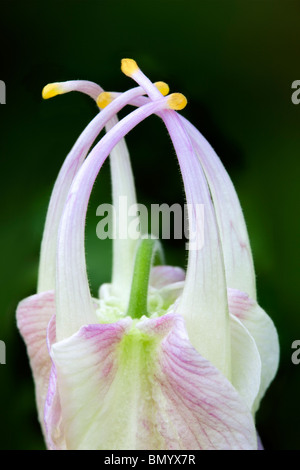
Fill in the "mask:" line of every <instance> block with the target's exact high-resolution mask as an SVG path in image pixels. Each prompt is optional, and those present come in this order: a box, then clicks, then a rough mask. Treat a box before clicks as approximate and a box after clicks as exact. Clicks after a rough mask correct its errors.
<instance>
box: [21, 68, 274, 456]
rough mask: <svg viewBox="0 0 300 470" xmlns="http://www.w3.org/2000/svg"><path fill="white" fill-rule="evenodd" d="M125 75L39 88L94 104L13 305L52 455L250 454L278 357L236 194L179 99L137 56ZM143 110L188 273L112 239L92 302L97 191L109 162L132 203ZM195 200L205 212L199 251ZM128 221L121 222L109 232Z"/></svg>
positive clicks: (116, 185) (145, 245) (152, 244)
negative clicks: (154, 134) (125, 86)
mask: <svg viewBox="0 0 300 470" xmlns="http://www.w3.org/2000/svg"><path fill="white" fill-rule="evenodd" d="M122 71H123V72H124V73H125V74H126V75H128V76H130V77H131V78H133V79H134V80H135V81H136V83H137V85H138V86H137V87H135V88H132V89H131V90H129V91H127V92H125V93H107V92H103V90H102V89H101V87H99V86H98V85H96V84H94V83H91V82H86V81H71V82H65V83H54V84H51V85H47V86H46V87H45V88H44V90H43V96H44V98H50V97H51V96H55V95H57V94H62V93H66V92H68V91H72V90H78V91H81V92H83V93H86V94H88V95H90V96H91V97H92V98H93V99H94V100H95V101H96V102H97V104H98V106H99V108H101V111H100V112H99V113H98V115H97V116H96V117H95V118H94V119H93V120H92V121H91V123H90V124H89V125H88V126H87V128H86V129H85V130H84V132H83V133H82V134H81V136H80V137H79V139H78V141H77V142H76V144H75V145H74V147H73V148H72V150H71V152H70V153H69V155H68V156H67V158H66V160H65V162H64V164H63V166H62V168H61V170H60V173H59V175H58V178H57V181H56V184H55V186H54V190H53V193H52V196H51V200H50V204H49V208H48V213H47V219H46V224H45V230H44V236H43V242H42V248H41V259H40V269H39V282H38V293H37V294H36V295H33V296H32V297H29V298H27V299H25V300H23V301H22V302H21V303H20V304H19V306H18V310H17V322H18V327H19V329H20V331H21V334H22V336H23V338H24V340H25V342H26V345H27V349H28V354H29V357H30V362H31V367H32V371H33V376H34V381H35V386H36V398H37V407H38V414H39V420H40V423H41V426H42V429H43V433H44V437H45V440H46V443H47V447H48V448H49V449H151V450H156V449H157V450H158V449H164V450H171V449H178V450H179V449H183V450H184V449H257V448H258V442H257V433H256V429H255V412H256V411H257V409H258V407H259V404H260V401H261V399H262V397H263V395H264V393H265V391H266V389H267V388H268V386H269V384H270V382H271V381H272V379H273V378H274V376H275V373H276V369H277V365H278V356H279V348H278V339H277V334H276V330H275V328H274V325H273V323H272V321H271V320H270V318H269V317H268V316H267V314H266V313H265V312H264V311H263V310H262V309H261V308H260V307H259V305H258V304H257V302H256V287H255V274H254V268H253V261H252V255H251V250H250V245H249V240H248V235H247V230H246V226H245V222H244V218H243V215H242V211H241V208H240V204H239V201H238V198H237V195H236V193H235V190H234V188H233V185H232V183H231V181H230V179H229V177H228V175H227V173H226V171H225V169H224V168H223V166H222V164H221V162H220V160H219V158H218V157H217V155H216V154H215V152H214V151H213V149H212V148H211V146H210V145H209V144H208V142H207V141H206V140H205V139H204V137H203V136H202V135H201V134H200V133H199V132H198V130H197V129H195V127H194V126H193V125H192V124H191V123H190V122H188V121H187V120H186V119H185V118H183V117H182V116H181V115H180V114H178V113H177V112H176V110H181V109H183V108H184V106H185V105H186V99H185V97H184V96H183V95H181V94H178V93H175V94H171V95H168V86H167V85H166V84H164V83H163V82H158V83H156V84H155V85H154V84H152V83H151V81H150V80H149V79H148V78H147V77H146V76H145V75H144V74H143V73H142V71H141V70H140V69H139V68H138V66H137V64H136V63H135V62H134V61H133V60H131V59H124V60H123V61H122ZM145 95H146V96H145ZM126 105H132V106H135V107H136V108H137V109H135V110H134V111H132V112H131V113H130V114H128V115H127V116H126V117H125V118H123V119H122V120H121V121H120V122H119V121H118V119H117V117H116V113H118V112H119V111H120V110H121V109H122V108H123V107H124V106H126ZM151 114H157V115H158V116H159V117H160V118H161V119H162V121H163V122H164V124H165V126H166V128H167V130H168V132H169V135H170V137H171V140H172V142H173V146H174V149H175V152H176V155H177V158H178V162H179V166H180V171H181V175H182V179H183V183H184V188H185V194H186V201H187V203H188V208H189V213H188V222H189V231H190V233H194V234H195V235H196V239H195V241H194V242H195V243H196V249H195V246H194V249H190V250H189V253H188V263H187V269H186V273H185V272H184V271H183V270H182V269H180V268H176V267H170V266H153V258H154V253H155V251H156V249H157V244H158V241H157V240H155V239H154V238H151V237H147V236H145V235H141V236H140V237H139V238H138V239H134V240H133V239H130V238H128V239H125V240H123V239H117V238H116V239H115V240H114V242H113V276H112V282H111V283H110V284H105V285H103V286H101V288H100V291H99V299H94V298H92V297H91V294H90V290H89V284H88V279H87V274H86V264H85V251H84V229H85V217H86V211H87V206H88V201H89V197H90V194H91V191H92V187H93V184H94V181H95V179H96V177H97V174H98V172H99V170H100V169H101V166H102V164H103V162H104V161H105V159H106V158H107V157H108V155H110V162H111V172H112V186H113V202H114V203H115V207H118V204H117V201H118V199H119V198H120V197H123V196H126V197H127V200H128V202H129V204H132V205H133V204H135V203H136V195H135V189H134V183H133V176H132V171H131V165H130V160H129V155H128V151H127V148H126V144H125V142H124V140H123V139H124V136H125V135H126V134H127V133H128V132H129V131H131V130H132V129H133V128H134V127H135V126H136V125H137V124H138V123H140V122H141V121H142V120H144V119H145V118H146V117H148V116H150V115H151ZM104 127H106V131H107V133H106V134H105V136H104V137H103V138H102V139H101V140H100V141H99V142H98V143H97V144H96V145H95V146H94V147H93V149H92V150H91V151H90V153H89V150H90V148H91V147H92V145H93V142H94V140H95V139H96V137H97V136H98V134H99V133H100V131H101V130H102V129H103V128H104ZM145 166H146V163H145ZM198 204H202V205H204V215H205V218H204V245H203V244H202V240H203V233H202V228H203V227H199V220H198V219H197V217H196V216H197V211H195V210H194V208H195V207H196V205H198ZM126 218H127V214H124V213H117V218H116V221H115V223H116V225H117V226H122V224H124V223H125V222H127V220H125V219H126ZM116 233H118V230H116ZM202 245H203V246H202Z"/></svg>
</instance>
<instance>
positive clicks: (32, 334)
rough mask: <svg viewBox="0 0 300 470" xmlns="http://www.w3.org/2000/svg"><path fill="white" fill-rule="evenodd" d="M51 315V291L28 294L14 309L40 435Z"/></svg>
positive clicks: (52, 310) (53, 312)
mask: <svg viewBox="0 0 300 470" xmlns="http://www.w3.org/2000/svg"><path fill="white" fill-rule="evenodd" d="M54 314H55V299H54V292H53V291H49V292H43V293H41V294H36V295H33V296H31V297H28V298H26V299H24V300H22V302H20V303H19V305H18V308H17V325H18V328H19V330H20V333H21V335H22V337H23V339H24V341H25V344H26V347H27V353H28V356H29V360H30V366H31V369H32V373H33V378H34V383H35V394H36V401H37V408H38V417H39V421H40V424H41V426H42V429H43V432H44V434H45V427H44V404H45V399H46V395H47V389H48V382H49V376H50V370H51V359H50V356H49V351H48V347H47V339H46V335H47V327H48V324H49V321H50V319H51V317H52V316H53V315H54Z"/></svg>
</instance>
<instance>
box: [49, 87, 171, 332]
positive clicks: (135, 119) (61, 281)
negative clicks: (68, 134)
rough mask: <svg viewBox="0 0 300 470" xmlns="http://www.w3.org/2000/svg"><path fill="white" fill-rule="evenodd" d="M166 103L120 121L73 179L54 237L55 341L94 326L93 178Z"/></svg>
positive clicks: (142, 108) (163, 99) (106, 110)
mask: <svg viewBox="0 0 300 470" xmlns="http://www.w3.org/2000/svg"><path fill="white" fill-rule="evenodd" d="M127 93H129V92H127ZM124 96H125V94H124V95H123V96H122V97H120V99H122V98H123V99H126V98H124ZM127 97H128V96H127ZM168 100H169V97H167V98H162V99H161V100H158V101H156V102H155V103H149V104H147V105H146V106H143V107H141V108H138V109H136V110H135V111H133V112H132V113H131V114H129V115H128V116H126V117H125V118H124V119H122V121H120V122H119V123H118V124H116V125H115V126H114V127H113V128H112V129H111V130H110V131H109V132H108V133H107V134H106V135H105V136H104V137H103V138H102V139H101V141H100V142H99V143H98V144H97V145H96V146H95V147H94V148H93V150H92V151H91V153H90V155H89V157H88V158H87V159H86V160H85V162H84V163H83V164H82V166H81V168H80V170H79V171H78V173H77V175H76V177H75V178H74V181H73V184H72V187H71V189H70V191H69V194H68V198H67V201H66V205H65V209H64V212H63V215H62V218H61V223H60V228H59V235H58V246H57V277H56V280H57V283H56V307H57V338H58V340H61V339H63V338H65V337H68V336H70V335H72V334H73V333H75V332H76V331H78V329H79V328H80V327H81V326H82V325H84V324H91V323H95V322H96V317H95V314H94V307H93V304H92V299H91V294H90V290H89V284H88V279H87V275H86V262H85V251H84V227H85V217H86V211H87V206H88V201H89V197H90V194H91V191H92V187H93V184H94V182H95V179H96V177H97V174H98V172H99V170H100V168H101V166H102V164H103V162H104V161H105V159H106V158H107V156H108V155H109V153H110V152H111V151H112V149H113V148H114V146H115V145H116V144H117V143H118V142H119V141H120V139H122V138H123V137H124V136H125V135H126V134H127V133H128V132H129V131H130V130H132V129H133V128H134V127H135V126H136V125H137V124H138V123H139V122H141V121H143V120H144V119H145V118H146V117H148V116H150V115H151V114H154V113H156V112H159V111H160V110H162V109H164V108H168V106H169V105H168ZM114 103H115V101H114V102H113V103H111V104H110V106H108V107H107V108H105V109H104V110H103V111H102V113H101V114H103V115H105V114H106V113H110V112H111V109H110V108H111V106H113V104H114Z"/></svg>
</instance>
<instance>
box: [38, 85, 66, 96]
mask: <svg viewBox="0 0 300 470" xmlns="http://www.w3.org/2000/svg"><path fill="white" fill-rule="evenodd" d="M62 93H64V90H63V88H62V86H61V84H60V83H48V85H46V86H45V87H44V88H43V91H42V97H43V98H44V100H47V99H48V98H53V96H56V95H61V94H62Z"/></svg>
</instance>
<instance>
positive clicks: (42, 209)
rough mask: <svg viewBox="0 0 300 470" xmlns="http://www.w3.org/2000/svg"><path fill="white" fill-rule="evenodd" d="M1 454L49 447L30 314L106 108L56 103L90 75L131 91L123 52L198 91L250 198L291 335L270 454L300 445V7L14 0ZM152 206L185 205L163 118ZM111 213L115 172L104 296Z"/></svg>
mask: <svg viewBox="0 0 300 470" xmlns="http://www.w3.org/2000/svg"><path fill="white" fill-rule="evenodd" d="M0 8H1V32H0V38H1V53H0V54H1V55H0V57H1V60H0V67H1V68H0V70H1V72H0V79H1V80H4V81H5V82H6V86H7V104H6V105H5V106H1V107H0V123H1V131H0V154H1V180H2V181H1V187H0V190H1V206H2V213H1V239H0V240H1V241H0V246H1V276H2V279H1V284H0V286H1V305H2V307H1V309H0V339H1V340H3V341H5V342H6V347H7V364H6V365H1V366H0V410H1V411H0V448H1V449H40V448H41V449H42V448H44V444H43V441H42V438H41V433H40V429H39V425H38V423H37V419H36V410H35V403H34V390H33V383H32V379H31V372H30V370H29V366H28V360H27V357H26V350H25V347H24V344H23V341H22V340H21V338H20V336H19V334H18V331H17V330H16V324H15V310H16V306H17V303H18V302H19V301H20V300H21V299H23V298H24V297H26V296H28V295H31V294H33V293H35V289H36V280H37V267H38V259H39V246H40V241H41V236H42V231H43V223H44V218H45V214H46V209H47V204H48V200H49V196H50V193H51V189H52V185H53V183H54V181H55V178H56V175H57V173H58V171H59V168H60V166H61V164H62V162H63V159H64V157H65V156H66V154H67V152H68V151H69V150H70V148H71V147H72V145H73V143H74V142H75V140H76V138H77V137H78V135H79V134H80V132H81V131H82V130H83V128H84V127H85V126H86V125H87V124H88V122H89V120H90V119H91V118H92V117H93V116H94V115H95V113H96V112H97V110H96V107H95V106H94V104H93V103H92V101H91V100H90V99H89V98H87V97H84V96H82V95H79V94H76V93H72V94H70V95H65V96H63V97H57V98H56V99H53V100H50V101H45V102H43V100H42V98H41V90H42V88H43V86H44V85H45V84H46V83H48V82H52V81H62V80H70V79H77V78H81V79H88V80H93V81H96V82H98V83H100V84H101V85H102V86H103V88H105V89H107V90H116V91H117V90H120V91H122V90H125V89H127V88H128V87H131V86H132V83H131V81H130V80H129V79H128V78H127V77H125V76H123V75H122V74H121V72H120V60H121V58H122V57H132V58H135V59H136V60H137V61H138V63H139V65H140V66H141V68H142V69H143V70H144V71H145V72H146V73H147V74H148V76H149V77H150V78H151V79H152V80H153V81H156V80H165V81H167V82H168V83H169V84H170V87H171V90H172V91H181V92H183V93H184V94H185V95H186V96H187V98H188V100H189V104H188V106H187V108H186V109H185V110H184V111H183V114H184V115H185V116H186V117H187V118H189V119H190V120H191V121H192V122H193V123H194V124H195V125H196V126H197V127H198V128H199V129H200V131H201V132H202V133H203V134H204V135H205V136H206V137H207V138H208V140H209V141H210V142H211V144H212V145H213V146H214V148H215V149H216V151H217V153H218V154H219V155H220V157H221V159H222V161H223V162H224V164H225V166H226V168H227V170H228V172H229V174H230V176H231V177H232V179H233V182H234V184H235V186H236V189H237V192H238V195H239V197H240V200H241V203H242V207H243V209H244V214H245V217H246V221H247V225H248V229H249V235H250V239H251V242H252V248H253V254H254V261H255V267H256V274H257V286H258V297H259V301H260V304H261V305H262V306H263V307H264V308H265V310H266V311H267V312H268V313H269V315H270V316H271V317H272V318H273V320H274V322H275V324H276V326H277V328H278V332H279V337H280V344H281V364H280V370H279V373H278V375H277V377H276V379H275V381H274V383H273V384H272V386H271V387H270V389H269V391H268V393H267V395H266V397H265V399H264V400H263V403H262V406H261V409H260V411H259V413H258V417H257V426H258V430H259V433H260V435H261V438H262V440H263V443H264V445H265V447H266V448H267V449H300V401H299V394H300V365H299V366H298V367H297V366H295V365H293V364H292V362H291V353H292V350H291V344H292V342H293V341H294V340H295V339H299V338H300V316H299V308H298V307H299V264H300V263H299V261H300V250H299V235H300V230H299V202H300V198H299V178H300V174H299V173H300V171H299V170H300V158H299V156H300V142H299V125H300V105H299V106H295V105H293V104H292V102H291V94H292V90H291V84H292V82H293V81H294V80H297V79H300V61H299V46H300V41H299V24H300V2H299V1H289V0H282V1H268V0H266V1H264V0H261V1H250V0H248V1H247V0H236V1H232V0H228V1H226V0H220V1H214V0H208V1H203V0H202V1H200V0H198V1H196V0H185V1H181V0H171V1H167V0H160V1H151V2H149V1H142V0H141V1H139V2H138V1H121V0H117V1H116V0H115V1H104V0H98V1H95V2H94V1H87V0H85V1H83V0H82V1H76V0H73V1H72V0H61V1H58V2H53V1H51V0H50V1H47V2H45V3H44V2H41V1H39V2H30V1H27V2H23V1H7V2H4V1H2V2H1V7H0ZM127 141H128V146H129V149H130V152H131V156H132V162H133V169H134V172H135V176H136V185H137V191H138V196H139V201H140V202H144V203H147V204H148V203H150V202H160V203H162V202H167V203H173V202H184V199H183V190H182V183H181V179H180V174H179V172H178V167H177V163H176V159H175V157H174V154H173V151H172V148H171V145H170V142H169V138H168V137H167V136H166V132H165V130H164V127H163V125H162V124H161V123H160V122H159V120H158V119H157V118H154V117H152V118H150V119H149V120H148V121H147V122H145V123H143V124H142V125H141V126H140V127H139V128H138V129H136V130H134V132H133V133H132V134H131V135H130V136H129V137H128V139H127ZM102 202H110V177H109V165H108V164H105V166H104V168H103V170H102V171H101V175H100V176H99V178H98V180H97V184H96V186H95V189H94V191H93V195H92V200H91V203H90V207H89V213H88V225H87V241H86V243H87V245H86V246H87V261H88V267H89V277H90V280H91V285H92V287H93V289H94V292H96V289H97V286H98V285H99V284H100V283H102V282H104V281H109V279H110V274H111V245H110V242H106V241H104V242H101V241H100V240H98V239H97V237H96V224H97V221H98V219H97V217H96V214H95V212H96V207H97V206H98V205H99V204H101V203H102ZM164 246H165V249H166V256H167V261H168V262H169V263H173V264H177V265H182V266H184V263H185V253H184V244H183V243H179V242H177V243H175V242H172V241H170V242H168V243H167V242H165V243H164Z"/></svg>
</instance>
